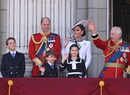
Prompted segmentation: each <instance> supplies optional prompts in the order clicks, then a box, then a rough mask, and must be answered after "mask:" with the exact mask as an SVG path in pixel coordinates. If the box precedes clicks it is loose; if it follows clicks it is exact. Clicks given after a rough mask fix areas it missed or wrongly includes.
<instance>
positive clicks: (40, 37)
mask: <svg viewBox="0 0 130 95" xmlns="http://www.w3.org/2000/svg"><path fill="white" fill-rule="evenodd" d="M45 43H46V44H47V46H46V44H45ZM45 50H54V52H55V53H56V58H57V60H58V58H59V57H60V52H61V42H60V36H59V35H57V34H54V33H51V32H48V33H47V34H46V36H45V35H44V33H43V32H42V31H41V33H38V34H34V35H33V36H32V37H31V39H30V43H29V57H30V59H31V60H32V62H33V63H34V64H33V69H32V76H39V68H38V67H40V66H41V65H42V63H46V60H45Z"/></svg>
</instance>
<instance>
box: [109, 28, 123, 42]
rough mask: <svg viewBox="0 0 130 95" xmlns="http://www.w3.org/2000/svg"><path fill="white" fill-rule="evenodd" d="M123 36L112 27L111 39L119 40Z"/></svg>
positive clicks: (113, 40)
mask: <svg viewBox="0 0 130 95" xmlns="http://www.w3.org/2000/svg"><path fill="white" fill-rule="evenodd" d="M120 38H121V34H117V32H116V29H114V28H112V30H111V32H110V39H111V41H112V42H118V41H119V40H120Z"/></svg>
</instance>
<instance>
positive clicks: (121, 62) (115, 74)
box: [87, 21, 130, 78]
mask: <svg viewBox="0 0 130 95" xmlns="http://www.w3.org/2000/svg"><path fill="white" fill-rule="evenodd" d="M87 26H88V27H89V28H90V30H91V31H92V39H93V42H94V44H95V46H96V47H97V48H100V49H102V50H103V56H104V57H105V65H104V67H103V70H102V71H101V73H100V75H99V77H100V78H123V72H124V70H125V69H126V68H127V67H128V68H130V52H129V50H130V45H129V44H127V43H125V42H123V41H122V39H121V35H122V31H121V28H120V27H113V28H112V29H111V31H110V38H109V39H108V40H106V41H103V40H101V39H100V37H99V35H98V34H97V33H96V31H95V24H94V23H92V22H91V21H89V22H88V25H87ZM127 73H129V71H128V70H127Z"/></svg>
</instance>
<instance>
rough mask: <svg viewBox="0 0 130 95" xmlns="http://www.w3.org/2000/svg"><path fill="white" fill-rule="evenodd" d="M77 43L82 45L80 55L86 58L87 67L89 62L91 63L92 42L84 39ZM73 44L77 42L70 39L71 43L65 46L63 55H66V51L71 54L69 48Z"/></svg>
mask: <svg viewBox="0 0 130 95" xmlns="http://www.w3.org/2000/svg"><path fill="white" fill-rule="evenodd" d="M77 43H78V44H79V45H80V50H79V57H80V58H82V59H84V60H85V67H86V69H87V68H88V66H89V64H90V63H91V42H90V41H86V40H83V41H80V42H77ZM72 44H75V43H74V42H72V41H69V44H68V45H67V46H66V48H65V49H64V48H63V50H62V55H64V54H65V53H68V54H69V49H70V46H71V45H72Z"/></svg>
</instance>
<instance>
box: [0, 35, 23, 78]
mask: <svg viewBox="0 0 130 95" xmlns="http://www.w3.org/2000/svg"><path fill="white" fill-rule="evenodd" d="M6 46H7V48H8V49H9V52H8V53H6V54H4V55H3V56H2V60H1V74H2V76H3V77H8V78H15V77H24V73H25V57H24V54H23V53H19V52H17V51H16V40H15V39H14V38H13V37H9V38H8V39H7V40H6Z"/></svg>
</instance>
